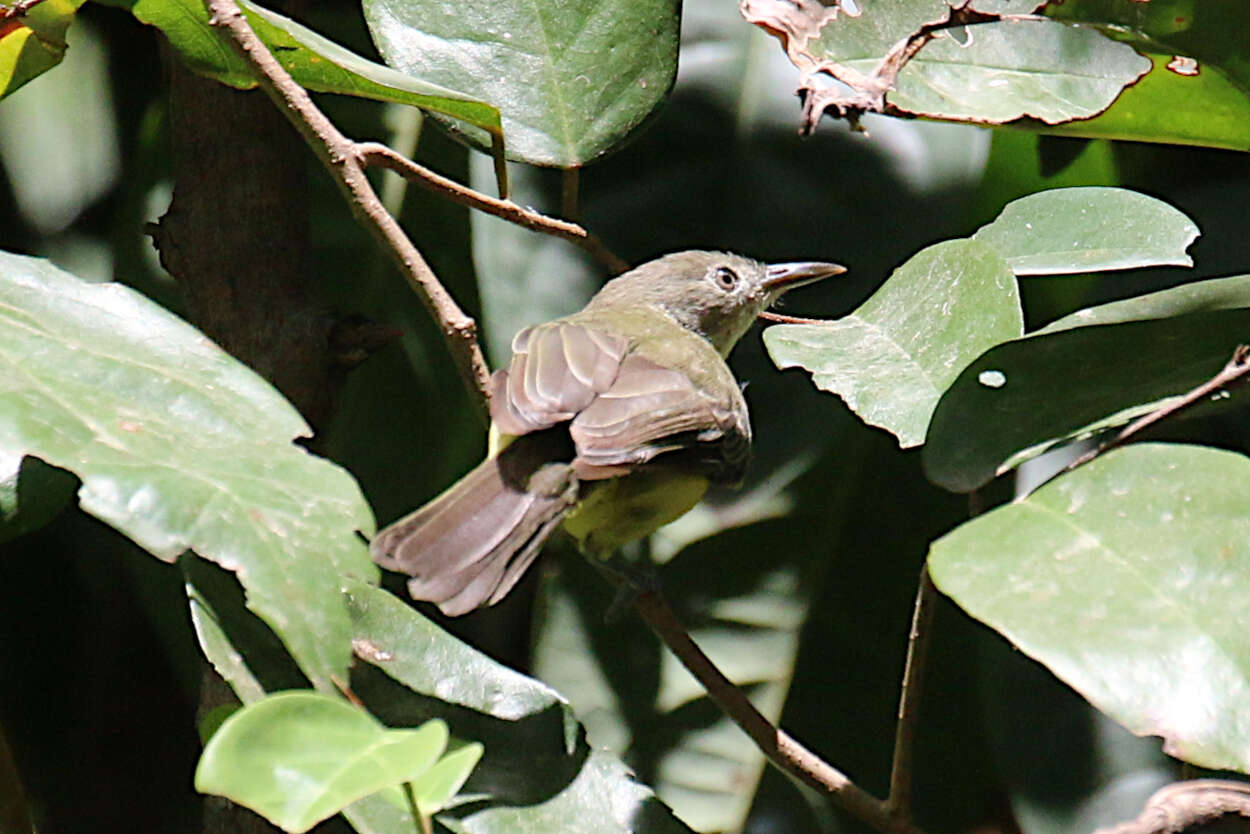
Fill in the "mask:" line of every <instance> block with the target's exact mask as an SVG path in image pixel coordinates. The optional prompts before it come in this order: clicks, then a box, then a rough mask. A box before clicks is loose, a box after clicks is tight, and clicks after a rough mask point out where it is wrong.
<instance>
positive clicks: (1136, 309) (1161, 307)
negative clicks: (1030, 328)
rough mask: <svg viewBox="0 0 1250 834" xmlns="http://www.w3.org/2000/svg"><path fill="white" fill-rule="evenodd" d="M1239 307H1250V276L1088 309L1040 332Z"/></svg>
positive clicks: (1215, 280) (1184, 286)
mask: <svg viewBox="0 0 1250 834" xmlns="http://www.w3.org/2000/svg"><path fill="white" fill-rule="evenodd" d="M1238 307H1250V275H1235V276H1232V277H1229V278H1212V279H1210V280H1208V281H1192V282H1190V283H1188V284H1181V285H1180V286H1179V287H1172V288H1170V289H1166V290H1160V291H1159V292H1152V293H1147V294H1145V295H1137V296H1134V297H1132V298H1125V299H1122V300H1120V301H1112V302H1110V303H1108V304H1100V305H1098V306H1097V307H1088V308H1086V309H1084V310H1077V311H1076V312H1075V313H1072V314H1071V315H1067V316H1064V317H1063V318H1061V319H1058V320H1057V321H1053V322H1051V323H1050V324H1048V325H1046V326H1045V327H1043V328H1042V329H1041V330H1039V331H1037V333H1038V334H1041V333H1057V332H1058V331H1060V330H1070V329H1072V328H1073V327H1085V326H1087V325H1091V324H1119V323H1121V322H1126V321H1143V320H1145V319H1165V318H1169V317H1172V316H1183V315H1185V314H1187V313H1205V312H1210V311H1212V310H1233V309H1236V308H1238Z"/></svg>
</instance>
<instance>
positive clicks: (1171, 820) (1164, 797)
mask: <svg viewBox="0 0 1250 834" xmlns="http://www.w3.org/2000/svg"><path fill="white" fill-rule="evenodd" d="M1225 814H1240V815H1241V816H1243V817H1250V784H1248V783H1246V782H1234V781H1232V780H1230V779H1195V780H1193V781H1189V782H1176V783H1174V784H1171V785H1168V786H1167V787H1164V788H1161V789H1160V790H1158V791H1155V793H1154V795H1153V796H1151V797H1150V799H1149V800H1147V802H1146V807H1145V808H1144V809H1142V812H1141V813H1140V814H1139V815H1138V816H1137V819H1134V820H1129V821H1128V822H1122V823H1119V824H1118V825H1112V826H1109V827H1107V828H1099V829H1098V830H1097V831H1095V832H1094V834H1177V832H1180V831H1185V830H1186V829H1188V828H1189V827H1190V826H1194V825H1199V824H1200V823H1204V822H1210V821H1211V820H1213V819H1215V818H1216V817H1221V816H1223V815H1225Z"/></svg>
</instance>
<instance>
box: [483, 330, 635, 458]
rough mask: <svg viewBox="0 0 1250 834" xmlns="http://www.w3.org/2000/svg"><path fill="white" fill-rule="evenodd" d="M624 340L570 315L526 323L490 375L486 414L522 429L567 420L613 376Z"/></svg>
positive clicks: (508, 430) (507, 427)
mask: <svg viewBox="0 0 1250 834" xmlns="http://www.w3.org/2000/svg"><path fill="white" fill-rule="evenodd" d="M628 348H629V343H628V341H627V340H626V339H624V338H623V337H620V336H614V335H611V334H607V333H604V332H602V331H600V330H596V329H594V328H591V327H585V326H583V325H580V324H576V323H573V322H569V321H554V322H550V323H548V324H541V325H537V326H535V327H527V328H526V329H524V330H522V331H521V332H520V333H518V334H517V335H516V338H514V339H513V340H512V350H513V353H512V361H511V362H510V363H509V364H508V367H507V369H506V370H500V371H496V372H495V375H494V377H492V379H491V388H492V390H491V395H492V396H491V419H492V420H493V421H494V422H495V424H496V425H497V426H498V427H499V430H500V431H501V432H503V433H504V434H512V435H521V434H528V433H530V432H533V431H540V430H542V429H546V428H550V427H551V426H554V425H557V424H559V423H564V422H567V421H569V420H571V419H573V417H575V416H576V415H577V413H578V412H580V411H581V410H582V409H584V408H585V407H586V406H588V405H590V403H591V402H592V401H593V400H594V399H595V397H597V396H598V395H599V394H601V393H603V392H604V391H607V390H608V389H609V388H610V387H611V386H612V383H613V382H614V381H615V380H616V376H617V372H618V370H619V369H620V367H621V360H622V359H623V358H624V356H625V353H626V351H627V350H628Z"/></svg>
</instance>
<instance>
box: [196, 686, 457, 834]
mask: <svg viewBox="0 0 1250 834" xmlns="http://www.w3.org/2000/svg"><path fill="white" fill-rule="evenodd" d="M446 746H447V725H446V724H444V723H443V722H442V721H439V720H437V719H435V720H433V721H428V722H426V723H425V724H423V725H421V726H420V727H419V728H417V729H413V730H408V729H401V730H388V729H387V728H386V727H385V726H383V725H382V724H380V723H379V722H378V721H377V720H376V719H374V718H373V717H372V716H370V715H369V714H368V713H366V712H365V711H364V710H361V709H358V708H356V707H354V706H352V705H350V704H348V703H346V702H344V701H340V700H338V699H335V698H331V697H329V696H326V695H319V694H317V693H315V692H285V693H279V694H276V695H270V696H269V697H267V698H265V699H264V700H261V701H257V702H256V703H254V704H249V705H248V706H245V707H243V708H242V709H240V710H239V711H238V712H237V713H235V714H234V715H232V716H230V718H228V719H226V721H225V722H224V723H223V724H222V725H221V727H220V728H219V729H218V730H217V732H216V733H214V734H213V737H212V738H210V739H209V741H208V744H207V745H206V746H205V748H204V753H203V755H202V756H201V757H200V763H199V765H198V766H197V767H196V770H195V788H196V790H198V791H200V792H202V793H211V794H216V795H218V796H224V797H227V798H228V799H230V800H232V801H233V802H237V803H238V804H240V805H243V806H246V807H248V808H251V809H252V810H253V811H256V812H257V813H259V814H261V815H262V816H264V817H265V818H267V819H268V820H269V821H270V822H272V823H274V824H275V825H277V826H278V827H280V828H282V829H283V830H284V831H291V832H295V834H299V832H303V831H307V830H308V829H310V828H312V827H313V826H314V825H316V824H317V823H318V822H320V821H321V820H323V819H326V818H327V817H330V816H333V815H334V814H336V813H338V812H339V811H341V810H342V809H344V808H346V807H347V806H348V805H350V804H351V803H353V802H355V801H356V800H358V799H361V798H362V797H365V796H368V795H369V794H372V793H375V792H377V791H379V790H381V789H383V788H386V787H391V786H395V785H399V784H402V783H404V782H410V781H413V780H415V779H418V778H419V777H421V776H422V775H423V774H424V773H426V772H427V771H428V770H429V768H430V767H431V765H433V764H434V763H435V762H436V761H438V758H439V756H441V755H442V752H443V750H444V749H445V748H446Z"/></svg>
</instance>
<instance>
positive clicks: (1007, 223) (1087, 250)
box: [972, 186, 1198, 275]
mask: <svg viewBox="0 0 1250 834" xmlns="http://www.w3.org/2000/svg"><path fill="white" fill-rule="evenodd" d="M972 237H973V239H974V240H979V241H981V242H982V243H986V244H989V245H990V246H992V247H994V248H995V249H996V250H998V253H999V254H1000V255H1002V256H1003V257H1004V258H1006V260H1007V263H1008V264H1010V265H1011V268H1012V270H1013V271H1014V272H1015V273H1016V275H1055V274H1062V273H1067V272H1099V271H1102V270H1109V269H1132V268H1134V267H1141V266H1193V260H1192V259H1191V258H1190V257H1189V256H1188V255H1186V254H1185V250H1186V249H1187V248H1189V245H1190V244H1191V243H1193V242H1194V240H1195V239H1196V238H1197V237H1198V227H1197V226H1196V225H1194V222H1193V221H1192V220H1190V219H1189V218H1188V217H1186V216H1185V215H1184V214H1182V213H1181V212H1180V211H1178V210H1176V209H1174V208H1172V207H1171V206H1170V205H1168V204H1167V203H1165V202H1163V201H1162V200H1156V199H1155V198H1153V197H1148V196H1146V195H1145V194H1138V193H1137V192H1135V191H1128V190H1127V189H1123V188H1105V187H1101V186H1087V187H1084V188H1055V189H1051V190H1050V191H1041V192H1038V193H1037V194H1030V195H1029V196H1027V197H1022V198H1020V199H1019V200H1014V201H1012V202H1010V203H1008V204H1007V206H1006V207H1005V208H1004V209H1003V211H1002V213H1001V214H999V216H998V217H997V218H996V219H995V220H994V222H993V223H989V224H987V225H985V226H982V227H981V228H980V229H977V231H976V233H975V234H974V235H973V236H972Z"/></svg>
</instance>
